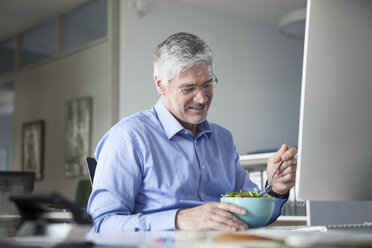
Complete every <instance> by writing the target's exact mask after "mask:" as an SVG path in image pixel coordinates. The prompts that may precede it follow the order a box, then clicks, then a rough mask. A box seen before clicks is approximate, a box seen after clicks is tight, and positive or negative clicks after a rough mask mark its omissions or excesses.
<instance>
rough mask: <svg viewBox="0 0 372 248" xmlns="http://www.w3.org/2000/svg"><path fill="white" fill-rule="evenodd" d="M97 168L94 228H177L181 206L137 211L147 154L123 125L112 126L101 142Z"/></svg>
mask: <svg viewBox="0 0 372 248" xmlns="http://www.w3.org/2000/svg"><path fill="white" fill-rule="evenodd" d="M95 157H96V159H97V168H96V173H95V177H94V180H93V187H92V193H91V196H90V198H89V202H88V213H89V214H90V215H91V216H92V218H93V227H92V229H91V231H92V232H99V233H102V232H122V231H140V230H143V231H149V230H175V216H176V213H177V211H178V210H177V209H172V210H167V211H162V212H154V213H149V214H144V213H134V207H135V199H136V196H137V195H138V193H139V191H140V188H141V184H142V175H143V166H142V164H143V156H142V154H141V152H140V150H139V148H138V147H136V142H135V140H133V138H131V136H130V135H129V134H128V133H126V132H123V129H118V128H116V129H114V130H111V131H110V132H109V133H108V134H106V135H105V136H104V138H103V139H102V140H101V141H100V143H99V144H98V147H97V150H96V154H95Z"/></svg>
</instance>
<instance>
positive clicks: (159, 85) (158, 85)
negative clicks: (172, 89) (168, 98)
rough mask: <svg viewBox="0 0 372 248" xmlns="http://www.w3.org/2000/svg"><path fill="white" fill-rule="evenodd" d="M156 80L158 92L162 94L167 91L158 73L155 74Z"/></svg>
mask: <svg viewBox="0 0 372 248" xmlns="http://www.w3.org/2000/svg"><path fill="white" fill-rule="evenodd" d="M154 81H155V86H156V89H157V91H158V93H159V94H160V95H163V94H164V92H165V89H164V87H165V86H164V85H163V83H162V81H161V80H160V79H159V78H158V76H156V75H155V76H154Z"/></svg>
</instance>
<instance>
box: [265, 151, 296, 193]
mask: <svg viewBox="0 0 372 248" xmlns="http://www.w3.org/2000/svg"><path fill="white" fill-rule="evenodd" d="M291 147H292V146H291V145H288V146H287V151H288V150H289V149H290V148H291ZM283 163H284V160H282V161H280V164H279V165H278V167H276V169H275V171H274V173H273V175H272V176H271V182H270V185H267V186H266V187H265V190H264V191H263V192H262V193H261V194H260V195H262V196H263V195H265V194H266V193H267V192H269V191H270V190H271V189H272V188H273V179H274V176H275V174H276V173H277V172H278V170H279V169H280V167H281V166H282V164H283Z"/></svg>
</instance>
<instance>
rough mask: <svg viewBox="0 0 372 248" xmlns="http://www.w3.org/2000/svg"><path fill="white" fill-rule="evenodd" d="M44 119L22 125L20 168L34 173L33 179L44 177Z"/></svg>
mask: <svg viewBox="0 0 372 248" xmlns="http://www.w3.org/2000/svg"><path fill="white" fill-rule="evenodd" d="M44 125H45V124H44V121H33V122H27V123H24V124H23V125H22V169H23V171H33V172H35V173H36V176H35V179H36V180H42V179H43V177H44Z"/></svg>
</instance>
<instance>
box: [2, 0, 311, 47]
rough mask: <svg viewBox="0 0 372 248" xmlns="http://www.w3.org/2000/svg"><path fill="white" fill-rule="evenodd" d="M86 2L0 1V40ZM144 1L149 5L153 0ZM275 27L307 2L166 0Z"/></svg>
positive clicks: (55, 0) (49, 0) (45, 0)
mask: <svg viewBox="0 0 372 248" xmlns="http://www.w3.org/2000/svg"><path fill="white" fill-rule="evenodd" d="M87 1H88V0H0V41H2V40H4V39H6V38H9V37H11V36H14V35H16V34H18V33H20V32H22V31H24V30H26V29H27V28H29V27H32V26H34V25H35V24H38V23H40V22H42V21H43V20H46V19H48V18H50V17H52V16H54V15H56V14H58V13H60V12H63V11H64V10H68V9H70V8H72V7H74V6H77V5H79V4H81V3H84V2H87ZM131 1H147V2H148V4H149V5H150V6H151V5H152V4H155V0H131ZM168 1H178V2H182V3H184V4H188V5H193V6H197V7H200V8H204V9H210V10H213V11H217V12H221V13H227V14H231V15H234V16H238V17H241V18H249V19H253V20H256V21H260V22H264V23H266V24H270V25H273V26H278V23H279V20H280V18H281V17H282V16H284V15H285V14H287V13H288V12H290V11H292V10H295V9H297V8H300V7H304V6H305V5H306V0H168Z"/></svg>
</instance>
